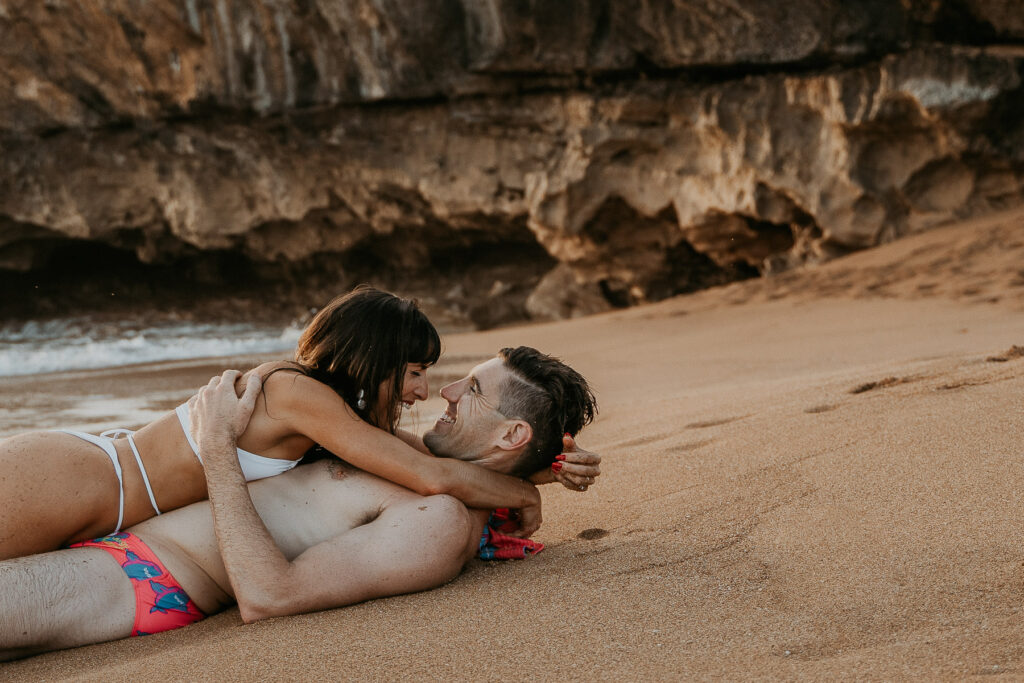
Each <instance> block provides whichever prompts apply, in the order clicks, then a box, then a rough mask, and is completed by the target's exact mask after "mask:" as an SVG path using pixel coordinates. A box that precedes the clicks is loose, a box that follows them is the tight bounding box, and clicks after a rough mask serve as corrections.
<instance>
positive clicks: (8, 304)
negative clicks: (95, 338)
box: [0, 240, 274, 320]
mask: <svg viewBox="0 0 1024 683" xmlns="http://www.w3.org/2000/svg"><path fill="white" fill-rule="evenodd" d="M32 246H33V248H34V251H35V253H36V255H35V261H36V264H35V267H34V268H32V269H31V270H29V271H27V272H20V271H13V270H3V269H0V289H2V290H3V292H4V294H5V295H4V297H3V299H2V302H0V316H2V317H4V318H7V319H31V318H50V317H67V316H77V315H103V314H107V313H112V314H117V315H126V314H127V315H137V316H139V317H153V316H158V315H160V314H170V313H171V312H172V311H173V312H174V314H176V315H185V316H191V315H198V316H200V317H201V316H203V315H207V316H209V317H213V318H217V319H221V318H225V317H226V318H229V319H236V320H244V319H245V318H246V317H247V316H251V315H252V312H253V311H252V309H251V308H250V307H249V306H248V305H247V304H246V303H245V302H248V301H253V302H255V301H259V302H266V303H267V305H272V304H273V303H274V298H273V297H272V296H271V297H268V296H267V295H268V292H271V291H273V289H274V284H273V282H272V280H270V279H268V278H267V273H266V272H264V270H263V269H261V268H260V267H258V266H257V265H256V264H253V263H252V262H251V261H249V260H248V259H247V258H246V257H245V256H243V255H241V254H239V253H237V252H233V251H227V250H219V251H208V252H200V251H198V250H195V249H188V250H187V251H186V253H185V254H183V255H179V256H177V257H175V258H173V259H168V260H166V261H163V262H160V263H143V262H142V261H140V260H139V259H138V258H137V256H136V255H135V252H134V250H130V249H122V248H117V247H113V246H110V245H107V244H101V243H98V242H90V241H83V240H55V241H53V242H40V243H38V244H35V245H32ZM225 297H230V299H229V300H230V301H233V302H234V303H235V305H237V306H238V308H239V310H238V311H237V313H232V312H231V310H230V305H224V304H223V303H222V304H215V302H217V301H224V300H225ZM208 305H210V306H212V308H211V310H209V311H206V312H205V313H204V310H203V309H204V307H207V306H208Z"/></svg>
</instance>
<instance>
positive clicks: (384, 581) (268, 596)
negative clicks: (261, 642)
mask: <svg viewBox="0 0 1024 683" xmlns="http://www.w3.org/2000/svg"><path fill="white" fill-rule="evenodd" d="M233 383H234V376H231V375H229V373H225V375H224V377H223V379H222V381H220V382H217V381H216V380H213V381H211V383H210V385H208V386H207V387H206V388H205V389H204V390H202V391H201V392H200V393H199V395H198V398H197V399H196V402H195V405H194V407H193V417H194V421H195V422H197V423H198V428H197V431H198V436H199V439H198V441H199V447H200V452H201V454H202V456H203V462H204V463H205V469H206V480H207V486H208V488H209V493H210V503H211V507H212V508H213V519H214V527H215V529H216V532H217V541H218V545H219V547H220V551H221V557H222V559H223V560H224V566H225V568H226V569H227V573H228V578H229V580H230V581H231V587H232V589H233V590H234V593H235V599H236V600H237V601H238V606H239V611H240V612H241V615H242V620H243V621H244V622H246V623H250V622H253V621H257V620H259V619H265V618H268V617H274V616H284V615H288V614H298V613H301V612H309V611H313V610H319V609H328V608H331V607H340V606H342V605H348V604H351V603H354V602H359V601H362V600H368V599H370V598H375V597H382V596H386V595H395V594H398V593H407V592H411V591H417V590H425V589H427V588H432V587H434V586H438V585H440V584H442V583H444V582H445V581H448V580H450V579H452V578H454V577H455V576H456V575H457V574H458V572H459V570H460V569H461V568H462V565H463V564H464V563H465V561H466V560H467V559H468V558H469V557H471V556H472V552H473V549H474V548H475V545H476V544H475V543H474V542H473V541H474V540H475V539H473V538H472V535H473V533H472V532H473V528H474V525H473V522H472V519H471V517H470V513H469V512H468V511H467V510H466V508H465V507H464V506H463V505H462V504H461V503H459V501H457V500H455V499H454V498H450V497H448V496H431V497H429V498H422V499H415V500H414V501H411V502H410V503H406V504H399V505H392V506H389V507H387V508H386V509H385V510H384V512H382V513H381V515H380V516H379V517H377V519H375V520H374V521H373V522H370V523H369V524H364V525H362V526H359V527H356V528H354V529H352V530H350V531H347V532H345V533H343V534H340V535H338V536H336V537H334V538H332V539H330V540H328V541H325V542H323V543H321V544H319V545H316V546H313V547H312V548H310V549H308V550H307V551H306V552H304V553H302V554H301V555H299V556H298V557H296V558H295V559H294V560H292V561H289V560H288V559H287V558H286V557H285V556H284V554H283V553H282V552H281V550H280V549H279V548H278V547H277V544H276V543H275V542H274V539H273V537H272V536H271V535H270V532H269V531H268V530H267V528H266V526H265V525H264V524H263V520H262V519H260V516H259V514H258V513H257V512H256V508H255V507H254V506H253V504H252V499H251V498H250V497H249V489H248V487H247V486H246V483H245V478H244V477H243V476H242V472H241V468H240V467H239V466H238V459H237V457H236V455H235V437H236V435H237V431H236V429H237V425H239V424H242V428H244V423H243V422H242V420H241V419H239V418H238V412H239V401H238V399H237V398H236V397H235V394H234V388H233ZM244 400H245V397H243V401H244ZM249 410H250V411H251V407H250V408H249Z"/></svg>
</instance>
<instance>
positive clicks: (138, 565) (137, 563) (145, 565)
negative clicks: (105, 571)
mask: <svg viewBox="0 0 1024 683" xmlns="http://www.w3.org/2000/svg"><path fill="white" fill-rule="evenodd" d="M125 557H126V558H128V561H127V562H125V563H124V564H122V565H121V568H122V569H124V573H125V574H127V575H128V578H130V579H138V580H142V579H152V578H155V577H157V576H160V575H161V574H163V572H162V571H161V570H160V567H158V566H157V565H155V564H153V563H152V562H149V561H148V560H143V559H142V558H140V557H139V556H138V555H136V554H135V553H133V552H132V551H131V550H129V551H128V552H126V553H125Z"/></svg>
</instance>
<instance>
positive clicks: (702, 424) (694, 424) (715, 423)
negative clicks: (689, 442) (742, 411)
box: [686, 415, 749, 429]
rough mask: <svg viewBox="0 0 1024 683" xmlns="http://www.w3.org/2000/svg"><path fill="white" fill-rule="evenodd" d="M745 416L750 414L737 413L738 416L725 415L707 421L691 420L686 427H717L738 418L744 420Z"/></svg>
mask: <svg viewBox="0 0 1024 683" xmlns="http://www.w3.org/2000/svg"><path fill="white" fill-rule="evenodd" d="M745 417H749V416H748V415H737V416H736V417H723V418H721V419H718V420H708V421H706V422H691V423H690V424H688V425H686V428H687V429H704V428H706V427H717V426H718V425H725V424H729V423H730V422H735V421H736V420H742V419H743V418H745Z"/></svg>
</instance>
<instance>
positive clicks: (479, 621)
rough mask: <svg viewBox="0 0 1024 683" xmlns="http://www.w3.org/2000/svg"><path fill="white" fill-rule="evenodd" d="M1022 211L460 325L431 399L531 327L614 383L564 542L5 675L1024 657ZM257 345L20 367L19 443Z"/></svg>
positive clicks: (163, 394)
mask: <svg viewBox="0 0 1024 683" xmlns="http://www.w3.org/2000/svg"><path fill="white" fill-rule="evenodd" d="M1022 220H1024V214H1022V213H1020V212H1018V213H1015V214H1004V215H1001V216H996V217H993V218H988V219H985V220H978V221H973V222H971V223H965V224H960V225H955V226H950V227H946V228H941V229H938V230H935V231H932V232H929V233H926V234H922V235H917V236H913V237H909V238H906V239H904V240H902V241H900V242H897V243H895V244H891V245H888V246H885V247H882V248H879V249H876V250H872V251H867V252H861V253H858V254H856V255H853V256H850V257H847V258H843V259H839V260H836V261H833V262H831V263H829V264H827V265H824V266H819V267H814V268H808V269H805V270H801V271H793V272H788V273H784V274H781V275H778V276H773V277H769V278H767V279H762V280H756V281H747V282H743V283H738V284H733V285H730V286H728V287H723V288H719V289H714V290H708V291H705V292H701V293H699V294H695V295H691V296H685V297H678V298H675V299H670V300H667V301H664V302H661V303H658V304H653V305H649V306H644V307H639V308H634V309H629V310H622V311H616V312H613V313H608V314H604V315H599V316H593V317H589V318H580V319H576V320H570V321H564V322H557V323H551V324H543V325H535V326H530V327H520V328H505V329H499V330H493V331H489V332H481V333H471V334H461V335H454V336H449V337H447V338H446V339H445V347H446V352H445V353H446V356H445V360H444V361H443V362H442V363H441V364H440V365H439V367H438V368H437V369H436V370H434V371H432V376H431V388H432V390H436V389H437V388H438V387H440V386H441V384H442V383H443V382H444V381H445V379H446V378H448V377H455V376H458V375H459V374H461V372H463V371H464V370H465V369H467V368H468V367H471V366H472V365H473V364H475V363H476V362H479V361H480V360H481V359H485V358H487V357H488V356H489V355H491V354H492V353H493V352H494V351H495V350H497V349H498V348H499V347H502V346H507V345H518V344H529V345H532V346H536V347H537V348H540V349H542V350H544V351H547V352H549V353H553V354H555V355H558V356H560V357H562V358H564V359H565V360H567V361H568V362H570V363H571V364H572V365H573V366H575V367H576V368H577V369H579V370H580V371H581V372H582V373H583V374H584V375H586V376H587V377H588V378H589V379H590V380H591V382H592V384H593V386H594V387H595V389H596V392H597V395H598V399H599V402H600V405H601V413H600V416H599V418H598V420H597V421H596V422H595V424H593V425H592V426H591V427H589V428H588V429H586V430H585V431H584V432H583V434H582V436H581V437H580V443H581V444H582V445H583V446H584V447H586V448H588V449H591V450H594V451H598V452H599V453H601V454H602V456H603V458H604V463H603V475H602V476H601V479H600V481H599V482H598V484H597V485H595V486H594V487H593V488H592V489H591V490H590V491H589V492H587V493H586V494H577V493H573V492H570V491H567V490H564V489H562V488H561V487H557V488H556V487H547V488H546V489H545V490H544V504H545V507H544V518H545V524H544V526H543V527H542V529H541V530H540V531H539V532H538V534H537V538H538V539H539V540H541V541H543V542H544V543H545V544H546V546H547V548H546V550H545V551H544V552H543V553H541V554H540V555H539V556H537V557H535V558H532V559H530V560H527V561H523V562H507V563H484V562H481V561H474V562H473V563H471V564H470V565H469V566H468V567H467V569H466V570H465V571H464V572H463V573H462V575H461V576H459V577H458V578H457V579H456V580H454V581H453V582H451V583H450V584H448V585H446V586H443V587H441V588H439V589H436V590H433V591H428V592H425V593H420V594H414V595H407V596H400V597H395V598H388V599H383V600H374V601H371V602H368V603H364V604H360V605H355V606H352V607H348V608H345V609H338V610H332V611H327V612H321V613H316V614H310V615H304V616H298V617H292V618H282V619H274V620H270V621H267V622H263V623H259V624H255V625H251V626H243V625H242V623H241V621H240V619H239V616H238V612H237V610H234V609H233V610H229V611H227V612H225V613H222V614H219V615H216V616H213V617H211V618H209V619H207V620H206V621H203V622H201V623H199V624H196V625H194V626H190V627H188V628H185V629H181V630H178V631H173V632H169V633H165V634H160V635H157V636H152V637H147V638H136V639H130V640H125V641H120V642H114V643H107V644H101V645H95V646H91V647H85V648H80V649H76V650H71V651H65V652H58V653H53V654H49V655H44V656H40V657H35V658H32V659H29V660H25V661H20V662H15V663H11V664H6V665H0V679H4V680H51V681H52V680H64V679H80V680H104V681H128V680H140V679H144V680H147V681H154V680H183V679H184V680H244V679H250V680H251V679H256V678H258V679H267V680H282V679H311V680H321V679H340V680H391V679H413V680H415V679H429V680H434V679H442V678H443V679H456V680H507V679H518V678H534V679H540V680H565V679H569V680H621V679H626V680H683V679H711V678H726V679H751V678H758V679H795V678H796V679H802V678H814V679H826V678H827V679H835V678H866V679H894V678H896V679H898V678H905V677H919V678H926V679H936V678H964V677H973V676H981V675H987V674H1000V675H1007V676H1010V677H1013V678H1018V677H1021V676H1024V626H1022V614H1021V608H1022V600H1024V524H1022V520H1024V464H1022V463H1024V460H1022V454H1024V419H1022V415H1021V405H1022V404H1024V349H1019V348H1018V349H1015V347H1021V346H1024V271H1022V270H1021V267H1022V264H1024V231H1022V230H1021V222H1022ZM258 360H259V359H254V358H250V359H246V358H241V359H228V360H211V361H203V362H189V363H166V364H161V365H153V366H139V367H134V368H128V369H124V368H122V369H118V370H116V371H90V372H78V373H64V374H56V375H47V376H42V377H31V378H11V379H4V380H0V404H2V405H3V406H4V407H3V409H2V412H0V434H3V435H7V434H10V433H14V432H18V431H23V430H27V429H34V428H49V427H55V426H58V425H59V426H63V427H77V428H86V429H90V430H97V429H102V428H106V427H112V426H120V425H124V426H134V425H138V424H141V423H144V422H146V421H148V420H149V419H151V418H152V417H153V416H155V415H157V414H159V413H160V412H162V411H164V410H166V409H168V408H169V407H172V406H173V405H175V404H176V403H177V402H179V401H181V400H183V399H184V398H185V397H187V396H188V395H189V393H191V391H192V390H193V389H194V387H196V386H197V385H199V384H201V383H203V382H205V380H206V379H207V378H208V377H209V376H210V375H211V374H213V373H215V372H217V371H219V370H220V369H222V368H223V367H226V366H236V367H245V366H246V365H251V364H253V363H255V362H257V361H258ZM438 410H439V403H438V401H437V399H434V400H432V401H431V402H428V403H427V404H426V405H425V406H423V407H421V408H418V409H417V410H416V411H415V413H414V414H413V415H412V416H411V418H410V419H411V426H412V427H413V428H419V429H425V428H426V427H427V426H428V425H429V424H430V423H431V422H432V420H433V416H434V415H436V414H437V412H438Z"/></svg>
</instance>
